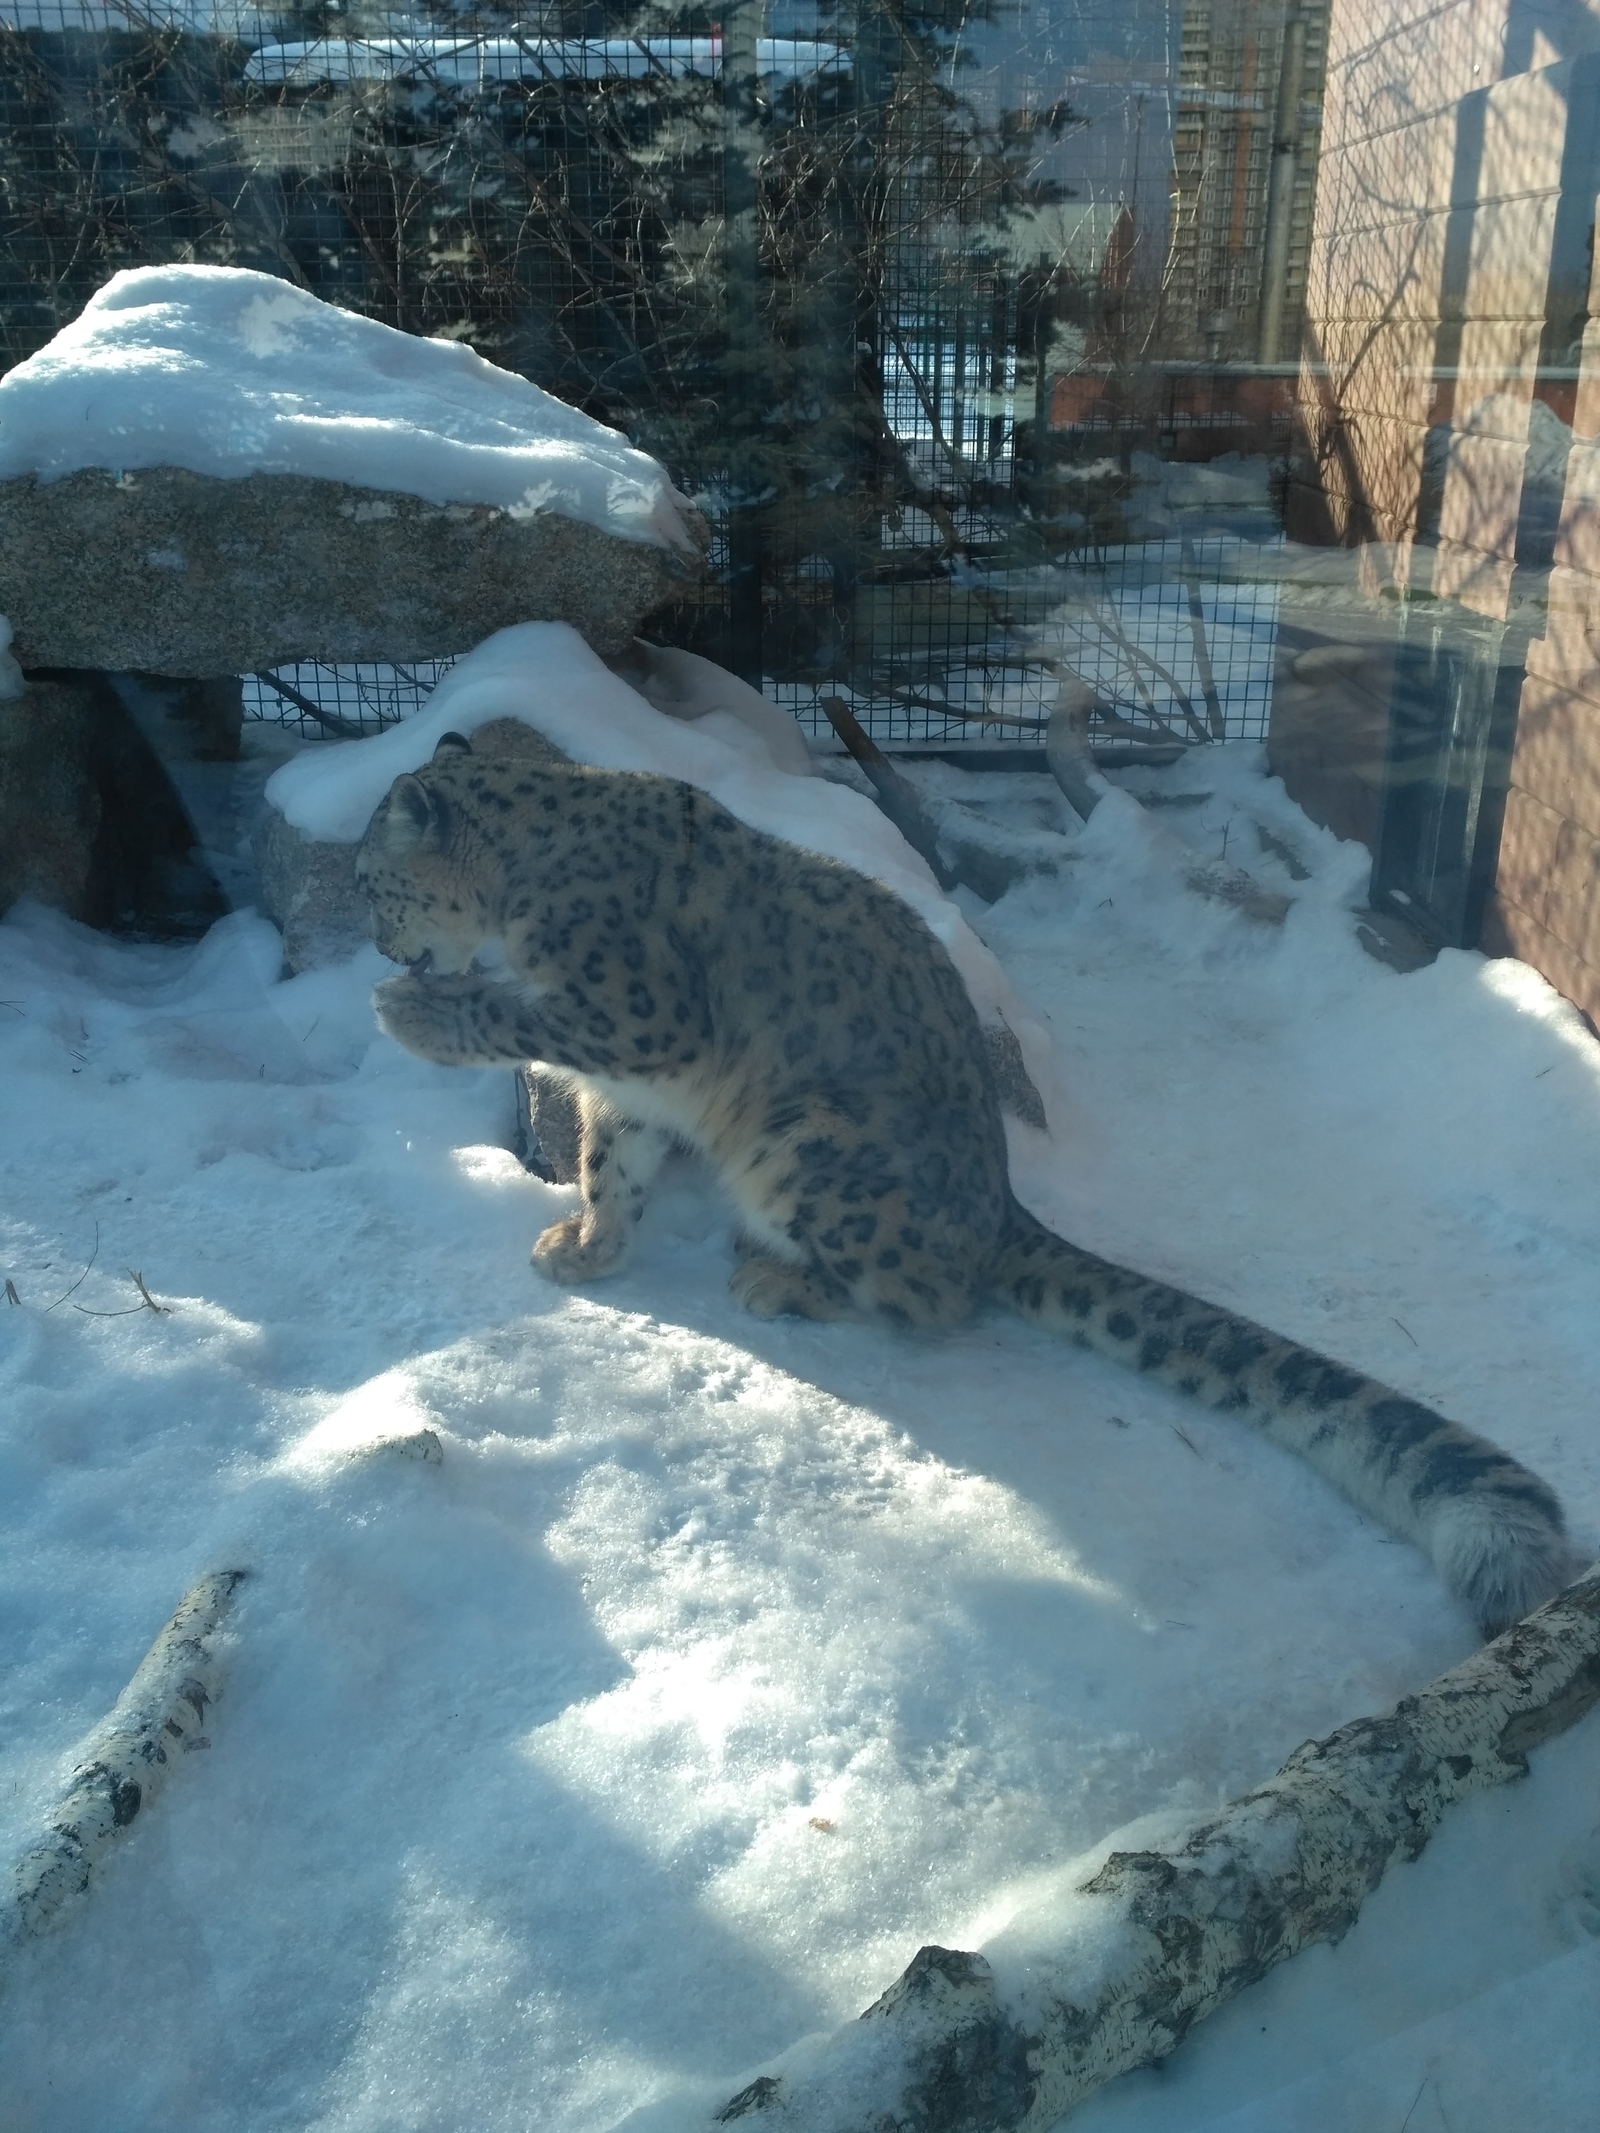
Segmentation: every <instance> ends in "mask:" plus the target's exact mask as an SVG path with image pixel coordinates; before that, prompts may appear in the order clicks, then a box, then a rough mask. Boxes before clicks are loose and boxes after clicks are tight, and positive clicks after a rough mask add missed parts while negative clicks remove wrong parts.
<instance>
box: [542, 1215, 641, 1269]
mask: <svg viewBox="0 0 1600 2133" xmlns="http://www.w3.org/2000/svg"><path fill="white" fill-rule="evenodd" d="M584 1221H585V1217H584V1216H583V1215H581V1214H580V1215H568V1216H567V1218H566V1220H565V1221H564V1222H552V1223H551V1225H550V1227H549V1228H548V1229H547V1230H546V1231H545V1232H544V1233H543V1235H542V1236H541V1237H540V1238H539V1240H538V1242H537V1243H536V1244H535V1245H534V1247H533V1263H534V1265H535V1266H536V1267H537V1268H538V1269H539V1271H540V1273H541V1274H547V1275H548V1276H549V1277H550V1279H551V1280H552V1281H559V1282H561V1283H563V1284H565V1285H568V1286H570V1285H571V1284H573V1283H575V1282H580V1281H596V1280H598V1279H599V1277H600V1276H601V1275H602V1274H609V1273H610V1272H611V1271H612V1270H613V1268H615V1267H617V1266H619V1265H620V1264H621V1263H622V1260H623V1257H624V1255H625V1254H626V1252H627V1249H628V1238H627V1236H626V1234H619V1233H618V1232H617V1231H615V1230H604V1229H598V1228H593V1229H591V1230H590V1231H589V1233H588V1234H587V1236H586V1235H585V1234H584Z"/></svg>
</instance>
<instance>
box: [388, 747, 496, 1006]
mask: <svg viewBox="0 0 1600 2133" xmlns="http://www.w3.org/2000/svg"><path fill="white" fill-rule="evenodd" d="M471 756H472V744H471V742H470V741H468V740H466V739H465V738H464V737H463V736H462V735H461V734H459V733H447V734H445V735H444V736H443V737H442V738H441V740H440V741H439V744H438V746H437V747H436V748H435V750H434V752H433V761H432V762H431V763H429V764H427V765H426V766H425V768H424V769H423V770H421V771H420V772H418V773H417V774H416V775H414V776H413V775H410V774H407V775H406V776H404V777H400V778H396V779H395V781H394V783H393V784H392V785H391V786H390V787H389V790H388V791H387V792H386V793H385V794H384V796H383V798H382V799H381V800H380V801H379V803H378V807H377V811H376V813H375V814H374V815H373V817H372V821H371V822H370V824H369V825H368V827H367V834H366V835H365V837H363V838H362V840H361V846H360V849H359V850H358V851H357V853H356V881H357V883H358V885H359V887H360V889H361V891H362V893H363V895H364V896H365V897H366V898H367V901H368V902H369V903H370V904H371V906H372V938H373V939H374V940H375V941H376V942H377V944H378V946H379V948H380V949H382V951H383V953H384V954H385V955H386V956H388V957H389V958H390V960H391V961H393V962H396V963H404V964H406V965H407V967H408V968H409V969H410V970H412V971H413V972H420V971H424V970H435V971H441V972H451V971H458V970H467V969H469V968H470V967H471V964H472V961H473V958H474V957H475V956H476V955H477V953H478V951H479V949H480V948H481V947H482V946H483V944H484V941H485V939H486V938H487V936H488V935H489V934H490V933H491V932H492V931H493V930H494V928H493V921H492V914H491V911H490V908H489V896H488V884H487V882H486V881H485V879H484V875H485V871H486V869H485V866H484V861H485V859H486V856H487V855H486V853H485V852H484V849H483V845H482V842H481V840H480V839H479V838H478V837H476V836H474V835H473V834H472V825H471V819H470V810H468V809H465V808H463V806H462V804H461V803H462V800H463V799H464V798H465V793H464V791H463V790H461V789H459V788H460V787H461V785H462V780H461V778H460V772H461V770H462V769H464V768H465V766H466V764H467V763H468V762H469V761H470V759H471Z"/></svg>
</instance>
